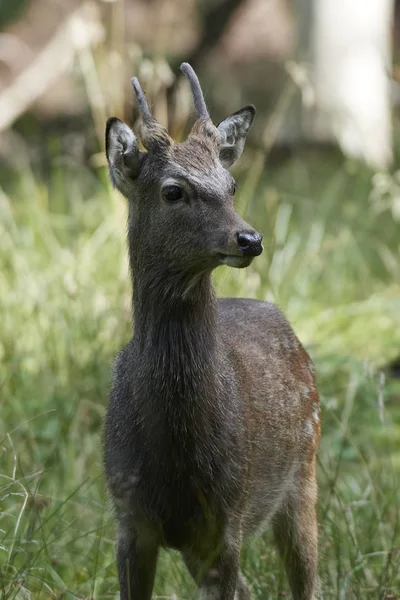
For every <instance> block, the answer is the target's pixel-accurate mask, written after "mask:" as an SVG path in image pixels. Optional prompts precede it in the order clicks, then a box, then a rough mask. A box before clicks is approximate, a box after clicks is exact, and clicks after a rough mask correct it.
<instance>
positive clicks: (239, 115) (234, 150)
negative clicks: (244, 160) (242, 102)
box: [218, 104, 256, 169]
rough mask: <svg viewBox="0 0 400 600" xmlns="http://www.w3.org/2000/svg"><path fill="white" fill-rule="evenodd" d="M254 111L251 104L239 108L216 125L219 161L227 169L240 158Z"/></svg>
mask: <svg viewBox="0 0 400 600" xmlns="http://www.w3.org/2000/svg"><path fill="white" fill-rule="evenodd" d="M255 115H256V109H255V108H254V106H253V105H252V104H249V105H248V106H245V107H244V108H241V109H240V110H238V111H237V112H235V113H233V114H232V115H230V116H229V117H227V118H226V119H224V120H223V121H221V123H220V124H219V125H218V130H219V132H220V134H221V145H220V150H219V159H220V161H221V163H222V165H223V166H224V167H225V169H228V168H229V167H230V166H231V165H233V163H234V162H235V161H236V160H237V159H238V158H239V157H240V155H241V154H242V152H243V148H244V145H245V142H246V138H247V134H248V132H249V129H250V127H251V124H252V123H253V121H254V117H255Z"/></svg>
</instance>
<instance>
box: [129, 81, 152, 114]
mask: <svg viewBox="0 0 400 600" xmlns="http://www.w3.org/2000/svg"><path fill="white" fill-rule="evenodd" d="M131 84H132V87H133V90H134V92H135V94H136V98H137V101H138V104H139V108H140V112H141V113H142V118H143V120H144V121H146V122H148V121H150V120H151V119H152V118H153V116H152V114H151V111H150V108H149V105H148V104H147V100H146V96H145V95H144V92H143V90H142V86H141V85H140V83H139V79H138V78H137V77H132V79H131Z"/></svg>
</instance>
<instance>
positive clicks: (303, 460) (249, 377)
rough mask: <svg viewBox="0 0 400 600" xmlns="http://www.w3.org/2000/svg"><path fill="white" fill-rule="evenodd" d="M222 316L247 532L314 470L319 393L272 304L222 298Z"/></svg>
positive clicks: (293, 337)
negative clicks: (237, 393) (241, 424)
mask: <svg viewBox="0 0 400 600" xmlns="http://www.w3.org/2000/svg"><path fill="white" fill-rule="evenodd" d="M219 317H220V325H221V331H222V332H223V338H224V343H225V347H226V348H227V350H228V354H229V356H230V359H231V361H232V362H233V364H234V367H235V371H236V376H237V384H238V387H239V389H240V390H241V392H242V397H243V402H244V418H245V427H246V440H247V448H248V465H249V475H248V486H249V490H248V492H250V493H248V498H249V501H248V506H247V508H246V512H247V523H246V525H247V529H248V530H249V531H252V530H253V529H255V528H256V527H257V526H258V525H259V524H260V522H261V521H262V520H263V518H264V517H265V516H266V515H267V516H268V515H269V516H272V514H273V513H274V512H275V510H277V509H278V508H279V506H280V504H281V502H282V501H283V499H284V497H285V495H286V494H287V492H288V491H289V490H290V489H291V488H292V489H295V487H296V480H297V478H298V477H304V475H305V474H306V473H307V470H308V469H313V468H314V456H315V449H316V448H317V446H318V441H319V399H318V393H317V390H316V382H315V375H314V368H313V364H312V362H311V359H310V357H309V356H308V354H307V352H306V350H305V349H304V348H303V346H302V345H301V343H300V342H299V340H298V339H297V337H296V335H295V334H294V332H293V330H292V328H291V326H290V325H289V323H288V322H287V321H286V319H285V317H284V316H283V314H282V312H281V311H280V309H279V308H278V307H277V306H275V305H273V304H270V303H267V302H261V301H257V300H249V299H234V298H227V299H221V300H220V301H219Z"/></svg>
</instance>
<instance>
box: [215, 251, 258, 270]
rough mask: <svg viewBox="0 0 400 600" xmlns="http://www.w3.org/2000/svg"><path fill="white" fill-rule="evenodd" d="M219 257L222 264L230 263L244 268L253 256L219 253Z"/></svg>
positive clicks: (232, 265)
mask: <svg viewBox="0 0 400 600" xmlns="http://www.w3.org/2000/svg"><path fill="white" fill-rule="evenodd" d="M218 259H219V262H220V264H221V265H228V266H229V267H235V268H236V269H244V268H245V267H248V266H249V264H250V263H251V261H252V260H253V256H243V255H242V256H238V255H237V254H218Z"/></svg>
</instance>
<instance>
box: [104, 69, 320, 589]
mask: <svg viewBox="0 0 400 600" xmlns="http://www.w3.org/2000/svg"><path fill="white" fill-rule="evenodd" d="M181 69H182V71H183V72H184V74H185V75H186V77H187V78H188V79H189V82H190V85H191V88H192V93H193V96H194V104H195V108H196V112H197V120H196V122H195V124H194V126H193V129H192V131H191V133H190V135H189V137H188V139H187V141H186V142H184V143H179V144H178V143H175V142H174V141H173V140H172V139H171V138H170V137H169V135H168V133H167V131H166V130H165V129H164V128H163V127H162V126H161V125H159V124H158V123H157V122H156V121H155V119H154V118H153V117H152V115H151V113H150V110H149V107H148V105H147V103H146V99H145V96H144V94H143V92H142V90H141V87H140V85H139V82H138V81H137V80H136V79H135V78H134V79H133V80H132V84H133V88H134V91H135V94H136V97H137V101H138V104H139V107H140V110H141V115H142V126H141V131H140V136H141V140H142V143H143V145H144V147H145V148H146V149H147V152H144V151H141V150H139V148H138V143H137V138H136V137H135V135H134V134H133V133H132V131H131V130H130V129H129V128H128V127H127V126H126V125H125V124H124V123H122V122H121V121H120V120H118V119H116V118H112V119H109V121H108V123H107V130H106V152H107V159H108V164H109V170H110V176H111V180H112V182H113V184H114V185H115V186H116V187H117V188H118V189H119V190H120V191H121V192H122V193H123V194H124V195H125V196H126V197H127V199H128V200H129V217H128V242H129V257H130V266H131V272H132V279H133V313H134V335H133V339H132V340H131V341H130V342H129V343H128V344H127V346H126V347H125V348H124V349H123V350H122V351H121V352H120V353H119V355H118V357H117V360H116V364H115V371H114V381H113V387H112V391H111V397H110V404H109V407H108V412H107V418H106V426H105V468H106V474H107V479H108V485H109V488H110V490H111V494H112V496H113V501H114V505H115V509H116V513H117V518H118V525H119V534H118V549H117V562H118V574H119V583H120V590H121V599H122V600H128V599H132V600H148V599H150V598H151V595H152V589H153V582H154V575H155V570H156V563H157V554H158V549H159V547H160V546H168V547H172V548H176V549H178V550H180V551H181V553H182V555H183V558H184V560H185V562H186V565H187V567H188V569H189V571H190V572H191V574H192V575H193V577H194V579H195V580H196V582H197V584H198V585H199V586H200V588H201V591H202V597H203V598H215V599H218V600H233V599H234V598H236V599H240V600H243V599H247V598H249V597H250V594H249V590H248V587H247V584H246V580H245V579H244V577H243V576H242V575H241V573H240V570H239V561H240V551H241V546H242V542H243V540H244V539H245V538H247V537H248V536H249V535H252V534H254V533H256V532H257V531H258V530H259V529H260V528H261V526H262V525H263V523H264V522H265V521H267V520H269V521H271V522H272V524H273V527H274V532H275V538H276V542H277V544H278V547H279V550H280V553H281V555H282V557H283V560H284V561H285V564H286V569H287V573H288V577H289V582H290V586H291V589H292V593H293V597H294V598H295V599H297V600H300V599H301V600H312V599H314V598H316V593H317V592H316V587H317V520H316V513H315V504H316V498H317V485H316V478H315V453H316V450H317V446H318V441H319V400H318V394H317V390H316V386H315V378H314V369H313V366H312V363H311V361H310V358H309V356H308V354H307V352H306V351H305V350H304V348H303V347H302V346H301V344H300V342H299V341H298V339H297V338H296V336H295V334H294V333H293V331H292V329H291V327H290V325H289V324H288V323H287V321H286V320H285V318H284V317H283V315H282V313H281V312H280V310H279V309H278V308H277V307H276V306H274V305H272V304H268V303H266V302H260V301H256V300H245V299H233V298H226V299H221V300H217V299H216V297H215V294H214V289H213V286H212V283H211V272H212V270H213V269H215V268H216V267H218V266H219V265H222V264H225V265H230V266H233V267H239V268H241V267H247V266H248V265H249V264H250V262H251V261H252V259H253V257H255V256H258V255H259V254H260V253H261V252H262V245H261V236H260V235H259V234H258V233H257V232H256V231H255V230H254V229H253V228H252V227H250V226H249V225H248V224H247V223H245V222H244V221H243V219H242V218H241V217H240V216H239V215H238V214H237V213H236V212H235V210H234V208H233V201H232V196H233V195H234V192H235V182H234V180H233V178H232V176H231V175H230V174H229V173H228V171H227V170H226V169H227V168H228V167H229V166H230V165H231V164H232V163H233V162H234V161H235V160H236V159H237V158H239V156H240V155H241V153H242V150H243V147H244V143H245V139H246V135H247V133H248V130H249V128H250V126H251V124H252V122H253V118H254V114H255V109H254V107H253V106H246V107H245V108H242V109H241V110H239V111H238V112H236V113H234V114H233V115H231V116H229V117H228V118H227V119H225V120H224V121H222V123H220V124H219V126H218V127H215V126H214V125H213V123H212V121H211V119H210V117H209V115H208V112H207V109H206V105H205V102H204V98H203V94H202V92H201V88H200V84H199V82H198V79H197V77H196V75H195V73H194V71H193V70H192V68H191V67H190V66H189V65H188V64H183V65H182V67H181Z"/></svg>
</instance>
